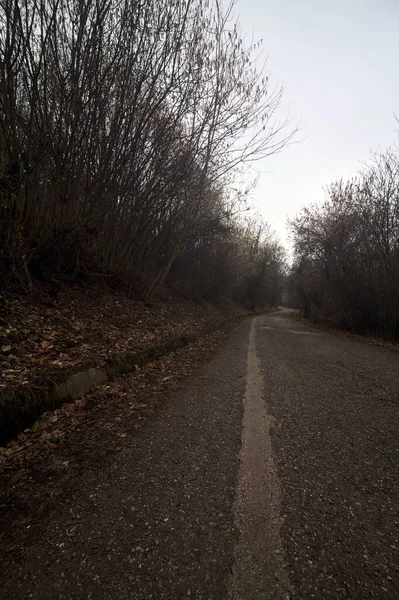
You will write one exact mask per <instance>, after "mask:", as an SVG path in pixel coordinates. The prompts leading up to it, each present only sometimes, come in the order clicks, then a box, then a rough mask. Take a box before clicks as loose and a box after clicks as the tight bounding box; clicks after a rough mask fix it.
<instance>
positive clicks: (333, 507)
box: [2, 311, 399, 600]
mask: <svg viewBox="0 0 399 600" xmlns="http://www.w3.org/2000/svg"><path fill="white" fill-rule="evenodd" d="M398 425H399V353H398V352H394V351H390V350H388V349H386V348H383V347H377V346H371V345H368V344H366V343H362V342H359V341H356V340H352V339H347V338H345V337H342V336H336V335H333V334H329V333H326V332H324V331H320V330H317V329H310V328H307V327H305V326H303V325H302V324H300V323H298V322H297V321H295V320H294V319H292V318H291V317H290V314H289V311H281V312H278V313H273V314H270V315H266V316H258V317H257V318H255V319H252V320H251V319H249V320H248V321H245V322H243V323H242V324H241V325H239V326H238V327H236V328H235V329H234V330H233V331H232V333H231V335H230V336H229V339H228V340H227V342H226V343H225V344H224V345H223V346H222V347H221V348H220V349H219V351H218V352H217V353H216V355H214V357H213V358H212V360H211V361H210V362H209V363H208V364H206V365H205V366H203V367H201V369H200V370H198V371H197V373H196V375H195V376H194V377H191V378H190V379H188V380H187V381H186V382H185V384H184V386H182V388H181V389H180V390H178V391H177V392H174V393H173V394H170V395H169V396H167V397H166V398H165V402H164V407H163V408H162V409H161V410H160V412H159V414H158V416H157V418H156V419H155V420H154V421H153V422H151V423H149V424H148V427H146V428H145V429H144V430H143V431H142V432H140V434H139V435H137V436H132V439H131V440H129V444H127V445H126V446H125V447H124V448H123V450H122V451H121V452H119V453H118V454H116V455H115V460H114V461H113V464H110V465H105V466H104V467H103V466H102V465H101V464H99V465H98V469H94V470H93V469H91V470H90V471H89V472H87V473H86V474H84V476H82V478H81V480H80V482H79V485H77V486H76V489H75V490H74V492H73V498H65V505H66V506H68V507H71V506H73V510H74V511H75V513H76V514H78V516H79V528H78V530H77V533H76V535H75V536H74V537H73V540H72V541H71V542H70V543H69V542H68V543H65V544H55V545H54V544H51V545H50V544H49V543H48V540H50V541H51V540H56V539H57V532H58V533H59V532H60V530H61V529H62V528H64V527H65V518H64V517H65V515H61V514H59V515H57V514H51V515H48V518H47V516H46V515H43V520H44V521H45V522H46V528H47V529H46V531H45V532H43V540H40V539H37V538H34V541H32V543H31V544H29V543H26V544H25V546H24V548H23V549H22V550H21V551H20V553H19V560H18V562H17V563H16V564H15V565H14V567H13V568H10V569H9V572H8V573H7V581H4V582H3V587H2V589H3V592H2V598H4V599H13V600H15V599H24V600H25V599H27V598H34V599H35V600H50V599H51V600H55V599H63V600H75V599H76V600H78V599H92V600H105V599H107V600H109V599H111V600H119V599H120V600H130V599H132V600H133V599H134V600H149V599H158V598H159V599H169V600H174V599H176V600H178V599H189V598H192V599H203V600H219V599H220V600H222V599H223V600H224V599H226V600H227V599H228V600H269V599H278V600H280V599H281V600H288V599H298V600H299V599H301V600H302V599H306V600H307V599H310V598H316V599H318V600H324V599H326V600H327V599H341V598H349V599H352V600H366V599H367V598H381V599H398V598H399V468H398V464H399V432H398ZM68 510H70V511H71V508H68ZM46 540H47V541H46ZM21 552H22V555H21ZM21 556H22V558H21Z"/></svg>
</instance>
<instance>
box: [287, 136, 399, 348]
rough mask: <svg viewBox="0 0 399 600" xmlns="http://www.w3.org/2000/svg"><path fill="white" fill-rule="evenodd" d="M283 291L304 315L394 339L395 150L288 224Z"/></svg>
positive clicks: (398, 290)
mask: <svg viewBox="0 0 399 600" xmlns="http://www.w3.org/2000/svg"><path fill="white" fill-rule="evenodd" d="M291 227H292V232H293V239H294V246H295V258H294V265H293V269H292V272H291V276H290V290H291V293H292V299H293V301H294V303H295V302H296V303H298V304H299V305H300V306H301V308H302V310H303V313H304V315H305V316H306V317H310V318H312V319H314V320H322V321H326V322H328V323H330V324H333V325H335V326H338V327H342V328H346V329H351V330H354V331H356V332H359V333H377V334H382V335H384V336H387V337H391V338H395V339H397V338H399V147H397V146H396V147H393V148H390V149H388V150H387V151H385V152H379V153H375V154H374V155H373V157H372V160H371V161H370V163H369V164H368V165H366V166H365V167H364V168H363V170H362V172H361V173H360V174H359V175H358V176H357V177H355V178H353V179H350V180H349V181H338V182H335V183H333V184H332V185H331V186H329V188H328V189H327V190H326V199H325V201H324V203H323V204H321V205H314V206H311V207H309V208H305V209H303V210H302V212H301V213H300V214H299V215H298V216H297V217H296V218H295V219H294V220H293V221H292V223H291Z"/></svg>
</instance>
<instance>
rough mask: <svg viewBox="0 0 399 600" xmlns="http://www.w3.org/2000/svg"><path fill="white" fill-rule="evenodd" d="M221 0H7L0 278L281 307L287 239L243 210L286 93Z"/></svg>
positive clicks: (1, 18) (277, 140)
mask: <svg viewBox="0 0 399 600" xmlns="http://www.w3.org/2000/svg"><path fill="white" fill-rule="evenodd" d="M233 8H234V4H233V3H232V4H230V5H229V6H227V7H226V8H225V9H223V7H222V5H221V3H220V2H219V0H213V1H212V0H211V1H205V2H204V1H203V0H151V1H150V2H148V0H134V1H132V0H23V1H22V0H0V286H1V288H2V289H5V290H7V289H9V288H11V287H13V286H14V287H15V286H19V287H20V288H24V289H30V288H31V287H32V286H34V285H35V282H36V281H38V280H42V281H54V280H55V281H57V280H60V279H69V280H78V279H79V278H90V277H91V278H96V277H97V278H101V277H103V278H104V279H105V278H107V277H111V278H119V279H120V280H121V281H123V282H125V283H126V285H127V286H135V285H136V284H137V282H141V285H142V286H143V290H144V297H145V300H146V301H148V302H149V301H150V300H151V298H152V297H153V295H154V293H155V292H156V290H157V288H158V287H159V286H160V285H161V284H162V283H164V282H165V281H167V282H168V283H170V284H171V285H175V286H178V288H179V289H180V290H185V291H186V292H187V293H190V294H192V295H195V296H198V297H203V298H209V299H213V298H216V297H219V296H221V295H224V296H226V297H229V298H231V299H233V300H236V301H240V302H242V303H244V304H246V305H252V306H254V305H256V304H269V303H273V302H275V298H276V297H277V294H278V290H279V286H280V284H281V276H282V273H283V270H284V258H283V253H282V249H281V247H280V246H279V244H278V243H277V242H276V240H275V239H274V237H273V236H272V235H271V234H270V231H269V230H268V229H267V227H265V226H264V225H263V224H262V223H261V222H255V221H254V220H251V219H246V218H244V216H243V215H245V209H246V207H247V203H246V198H247V192H246V190H245V188H242V189H240V188H238V189H237V183H236V182H237V181H238V180H239V176H240V173H242V172H243V170H244V169H245V168H246V165H248V164H249V163H251V162H253V161H256V160H259V159H261V158H264V157H265V156H267V155H269V154H273V153H275V152H278V151H280V150H281V149H282V148H283V147H284V145H285V144H287V142H289V141H290V139H291V137H292V136H293V135H294V133H295V129H296V128H295V126H293V125H292V124H291V123H289V122H287V121H284V122H279V121H278V119H277V117H276V111H277V109H278V107H279V104H280V100H281V94H282V89H281V88H279V87H275V88H273V87H272V86H271V84H270V82H269V79H268V77H267V76H265V75H264V73H263V71H259V70H258V69H257V67H256V58H257V56H258V54H259V52H260V43H252V42H251V43H249V44H246V42H245V40H244V39H243V37H242V34H241V31H240V27H239V23H238V22H237V21H235V20H234V18H233Z"/></svg>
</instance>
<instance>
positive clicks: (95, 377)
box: [0, 309, 278, 445]
mask: <svg viewBox="0 0 399 600" xmlns="http://www.w3.org/2000/svg"><path fill="white" fill-rule="evenodd" d="M276 310H278V309H276ZM269 312H274V309H272V310H265V311H261V312H259V313H248V314H245V315H242V316H240V317H232V318H230V319H225V320H224V321H221V322H219V323H210V324H208V325H206V326H205V327H203V328H202V329H200V330H199V331H196V332H191V333H185V334H182V335H179V336H176V337H174V338H171V339H169V340H166V341H165V342H163V343H161V344H158V345H156V346H152V347H150V348H147V349H146V350H142V351H139V352H135V353H131V352H130V353H125V354H122V355H120V356H118V357H117V358H115V359H114V360H112V361H110V362H108V363H106V364H105V365H104V366H102V367H94V368H89V369H85V370H83V371H79V372H77V373H74V374H72V375H69V376H68V377H66V378H65V379H64V380H63V381H58V382H54V381H48V380H42V381H40V382H38V383H34V384H32V385H31V386H19V387H18V388H15V389H14V390H11V391H10V390H7V392H6V393H3V394H0V445H2V444H4V443H6V442H8V441H9V440H10V439H12V438H14V437H16V436H17V435H18V433H20V432H21V431H23V430H24V429H26V427H31V426H32V425H33V423H34V422H35V421H36V420H37V419H38V418H39V417H40V415H42V414H43V413H45V412H47V411H51V410H54V409H56V408H59V407H60V406H62V405H63V404H64V403H66V402H73V401H74V400H76V399H77V398H79V397H81V396H83V395H84V394H87V393H88V392H90V391H93V390H95V389H96V388H97V387H99V386H100V385H103V384H104V383H107V381H115V380H116V379H118V378H119V377H120V376H121V375H124V374H126V373H130V372H132V371H134V370H135V369H137V368H138V367H139V368H140V367H143V366H144V365H146V364H148V363H150V362H153V361H155V360H157V359H159V358H162V357H163V356H166V355H167V354H170V353H171V352H174V351H175V350H179V349H180V348H184V347H185V346H187V345H188V344H192V343H193V342H196V341H197V340H199V339H200V338H202V337H204V336H206V335H208V334H209V333H212V332H214V331H217V330H219V329H222V328H223V327H226V326H227V325H232V324H234V323H238V322H239V321H242V320H244V319H247V318H249V317H253V316H256V315H259V314H265V313H269Z"/></svg>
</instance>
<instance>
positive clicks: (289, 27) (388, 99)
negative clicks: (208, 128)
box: [235, 0, 399, 243]
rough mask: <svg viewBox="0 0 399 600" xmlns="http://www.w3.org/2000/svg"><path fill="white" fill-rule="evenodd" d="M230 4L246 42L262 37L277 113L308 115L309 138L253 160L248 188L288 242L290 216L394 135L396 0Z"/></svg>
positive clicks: (397, 104)
mask: <svg viewBox="0 0 399 600" xmlns="http://www.w3.org/2000/svg"><path fill="white" fill-rule="evenodd" d="M235 13H237V14H239V20H240V22H241V27H242V31H243V33H245V34H246V39H247V41H248V42H249V41H250V40H251V38H252V37H253V36H254V40H260V39H261V38H263V46H264V50H265V52H266V53H267V54H268V55H269V58H268V62H267V67H266V71H267V73H269V75H270V79H271V82H272V84H273V83H276V82H280V83H281V84H283V86H284V88H285V92H284V98H283V105H284V106H283V107H282V109H283V113H284V114H286V113H287V111H288V110H289V112H290V115H291V116H292V117H295V118H300V119H301V120H302V123H303V125H304V128H303V130H302V132H301V133H300V134H299V137H301V138H306V139H305V141H303V142H301V143H300V144H296V145H293V146H291V147H288V148H286V149H284V150H283V151H282V153H281V154H279V155H277V156H274V157H271V158H268V159H266V160H265V161H263V162H261V163H258V164H257V167H258V168H259V169H260V170H261V171H262V174H261V178H260V181H259V184H258V187H257V189H256V191H255V192H254V193H253V194H252V203H253V204H254V205H255V207H256V208H257V209H258V211H259V212H261V214H262V215H263V216H264V218H265V219H266V220H267V221H268V222H269V223H270V225H271V226H272V228H273V229H274V230H275V231H276V232H277V234H278V235H279V237H280V239H281V241H282V242H284V243H287V230H286V227H285V226H286V219H287V216H289V217H292V216H294V215H295V214H296V213H297V212H298V211H299V210H300V208H301V206H304V205H305V204H309V203H311V202H314V201H318V200H321V199H323V190H322V188H323V187H325V186H326V185H327V184H329V183H331V182H332V181H334V180H335V179H340V178H341V177H344V178H345V177H349V176H351V175H355V174H356V172H357V171H358V170H359V168H360V167H361V164H360V163H361V161H364V160H367V159H368V157H369V151H370V150H376V149H378V148H381V149H383V148H386V147H387V146H389V145H391V144H393V143H394V142H395V140H396V138H397V131H398V130H399V124H398V123H397V122H396V120H395V114H396V115H397V116H398V117H399V0H335V1H334V0H237V3H236V6H235ZM283 113H282V114H283Z"/></svg>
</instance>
